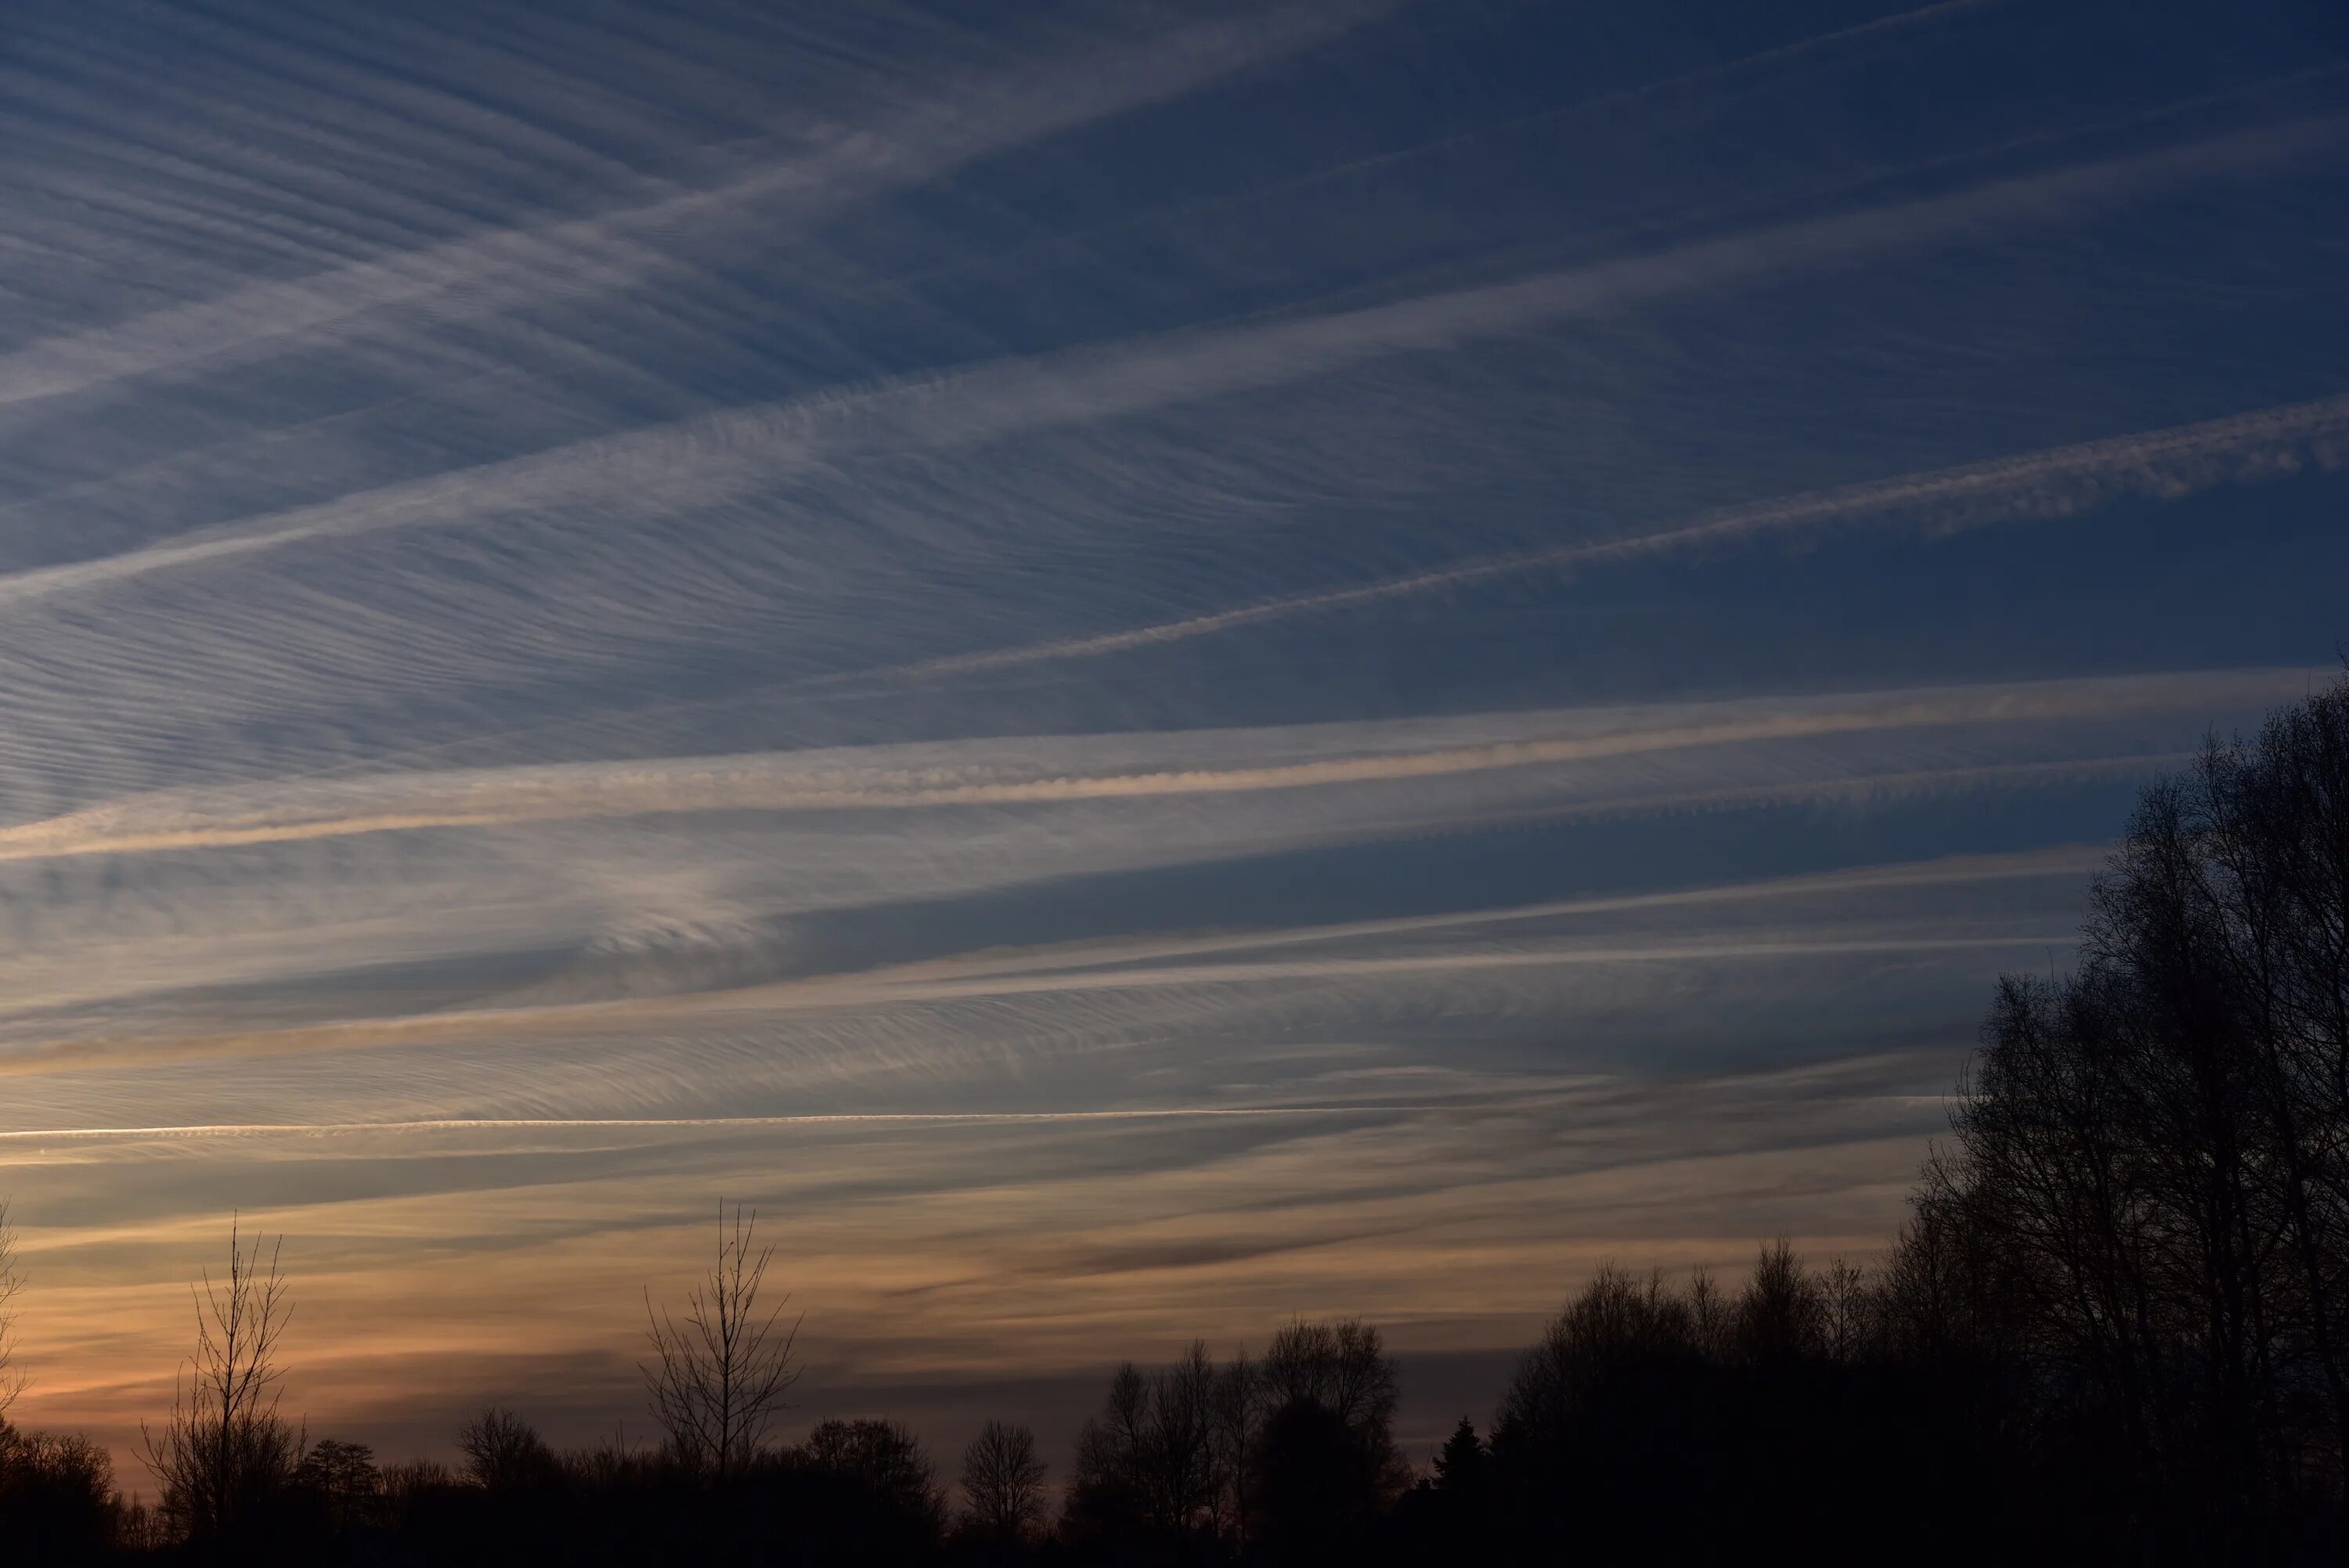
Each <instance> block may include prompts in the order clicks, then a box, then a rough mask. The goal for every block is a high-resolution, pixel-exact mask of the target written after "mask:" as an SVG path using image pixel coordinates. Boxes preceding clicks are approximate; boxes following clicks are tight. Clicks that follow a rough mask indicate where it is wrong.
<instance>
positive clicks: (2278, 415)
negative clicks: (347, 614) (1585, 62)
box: [811, 395, 2349, 684]
mask: <svg viewBox="0 0 2349 1568" xmlns="http://www.w3.org/2000/svg"><path fill="white" fill-rule="evenodd" d="M2344 459H2349V395H2344V396H2342V397H2322V398H2317V399H2315V400H2313V401H2311V402H2306V403H2294V404H2287V405H2284V406H2282V407H2273V408H2261V409H2257V410H2254V411H2253V412H2251V413H2247V414H2236V415H2230V416H2229V417H2227V418H2220V419H2209V420H2203V421H2200V422H2198V423H2195V424H2191V425H2175V426H2170V427H2168V428H2164V429H2158V430H2145V431H2139V432H2137V433H2136V434H2133V435H2127V436H2116V437H2112V438H2107V439H2105V440H2099V441H2083V442H2079V443H2077V444H2075V445H2073V446H2068V447H2052V448H2049V449H2046V450H2044V451H2039V452H2028V453H2023V454H2020V455H2017V456H2013V457H2004V458H1992V459H1986V460H1984V461H1982V462H1975V463H1961V464H1959V465H1957V466H1955V467H1953V468H1946V469H1928V470H1925V471H1923V472H1920V473H1913V474H1903V475H1899V476H1898V477H1896V478H1893V479H1888V480H1871V481H1868V482H1867V483H1864V484H1855V485H1844V486H1839V487H1837V488H1836V489H1833V490H1806V491H1804V492H1802V493H1801V494H1798V495H1791V496H1781V497H1777V498H1775V499H1772V500H1761V501H1753V502H1748V503H1746V504H1744V505H1742V506H1733V507H1725V508H1722V509H1720V510H1718V511H1711V512H1707V513H1705V514H1704V515H1702V516H1701V517H1699V518H1696V519H1695V520H1693V521H1689V522H1685V523H1682V524H1679V525H1676V526H1674V527H1671V528H1665V529H1659V530H1656V531H1652V532H1648V533H1639V534H1632V535H1630V536H1628V537H1625V538H1620V539H1610V540H1601V541H1599V542H1593V543H1588V544H1568V545H1558V546H1556V547H1554V548H1549V549H1542V550H1526V551H1517V552H1512V553H1510V554H1507V555H1500V556H1494V557H1490V558H1487V559H1485V560H1480V561H1469V562H1462V563H1461V564H1459V565H1456V566H1446V567H1440V568H1438V569H1436V570H1434V571H1432V572H1418V573H1412V574H1411V575H1409V576H1407V577H1394V578H1390V579H1388V580H1387V581H1385V582H1383V583H1364V584H1363V585H1361V587H1358V588H1339V589H1331V590H1329V591H1326V592H1322V593H1299V594H1296V595H1292V596H1290V597H1288V598H1283V599H1270V600H1266V601H1264V602H1263V603H1257V604H1247V605H1243V606H1241V607H1240V608H1238V609H1236V610H1224V611H1218V612H1216V613H1215V614H1206V615H1193V616H1187V617H1185V618H1184V619H1182V620H1179V621H1164V622H1160V623H1159V624H1156V625H1152V626H1138V627H1135V628H1133V630H1131V631H1125V632H1110V633H1104V634H1102V635H1099V636H1092V637H1070V638H1063V639H1061V640H1059V641H1056V642H1050V643H1036V644H1031V645H1028V646H1026V647H1015V648H1000V649H994V650H990V651H988V652H985V653H975V654H958V655H947V656H946V657H943V658H936V659H924V660H921V661H918V662H916V663H911V664H905V665H894V666H891V667H889V668H886V669H880V670H872V671H859V672H854V673H852V674H846V675H842V676H830V677H823V680H825V681H851V680H859V679H864V678H870V677H885V676H916V677H919V676H953V675H968V674H977V673H978V672H981V671H985V670H992V669H1009V668H1012V667H1015V666H1018V665H1033V664H1045V663H1050V662H1053V661H1056V660H1061V659H1081V658H1090V657H1097V656H1100V655H1106V654H1118V653H1124V652H1127V651H1128V650H1131V649H1133V648H1143V647H1153V646H1156V645H1161V644H1165V643H1179V642H1185V641H1187V640H1189V639H1191V638H1193V637H1206V636H1213V635H1215V634H1217V633H1220V632H1229V631H1237V630H1238V629H1239V628H1241V627H1244V626H1252V625H1256V624H1260V623H1263V622H1267V621H1277V620H1282V619H1285V618H1287V617H1288V616H1291V615H1300V614H1314V613H1317V612H1322V611H1330V610H1343V609H1350V608H1353V607H1355V606H1357V605H1362V604H1375V603H1381V602H1382V601H1385V600H1389V599H1399V598H1405V597H1408V596H1410V595H1413V594H1418V593H1442V592H1444V591H1445V590H1447V589H1453V588H1465V587H1469V586H1471V585H1473V584H1475V583H1484V582H1489V581H1492V580H1494V579H1495V578H1502V577H1512V576H1516V575H1520V574H1522V573H1535V572H1559V571H1570V570H1572V569H1574V568H1577V567H1584V566H1598V565H1603V564H1606V563H1608V562H1616V561H1628V560H1636V559H1639V558H1640V557H1644V556H1651V555H1665V554H1672V553H1677V552H1685V551H1697V550H1702V549H1704V548H1705V547H1706V546H1709V545H1717V544H1727V543H1733V542H1737V541H1739V540H1743V539H1747V538H1751V537H1754V536H1757V535H1765V534H1773V533H1785V532H1794V531H1800V530H1803V529H1809V528H1820V527H1832V526H1835V525H1837V524H1841V523H1851V522H1856V521H1862V520H1868V519H1879V520H1882V521H1887V522H1892V523H1899V522H1904V521H1905V522H1909V523H1912V524H1916V525H1921V526H1925V527H1930V528H1934V529H1939V530H1956V529H1961V528H1977V527H1987V526H1992V525H1994V524H1998V523H2003V522H2014V521H2025V520H2029V519H2034V518H2050V517H2068V516H2071V515H2073V514H2075V513H2077V512H2080V511H2085V510H2087V509H2088V508H2090V507H2092V506H2095V505H2097V504H2099V503H2101V502H2103V501H2106V500H2111V499H2113V498H2114V497H2116V496H2124V495H2136V496H2151V497H2157V498H2159V499H2163V500H2171V499H2176V498H2178V497H2180V496H2184V495H2188V494H2190V493H2192V492H2194V491H2197V490H2208V489H2210V488H2212V487H2214V486H2217V485H2220V484H2223V483H2227V482H2230V481H2236V482H2240V481H2245V480H2256V479H2261V478H2264V477H2267V476H2270V475H2273V474H2279V473H2288V472H2292V471H2293V470H2295V469H2300V468H2302V467H2314V468H2321V469H2338V468H2340V467H2341V466H2342V464H2343V462H2344ZM811 684H817V683H811Z"/></svg>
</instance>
